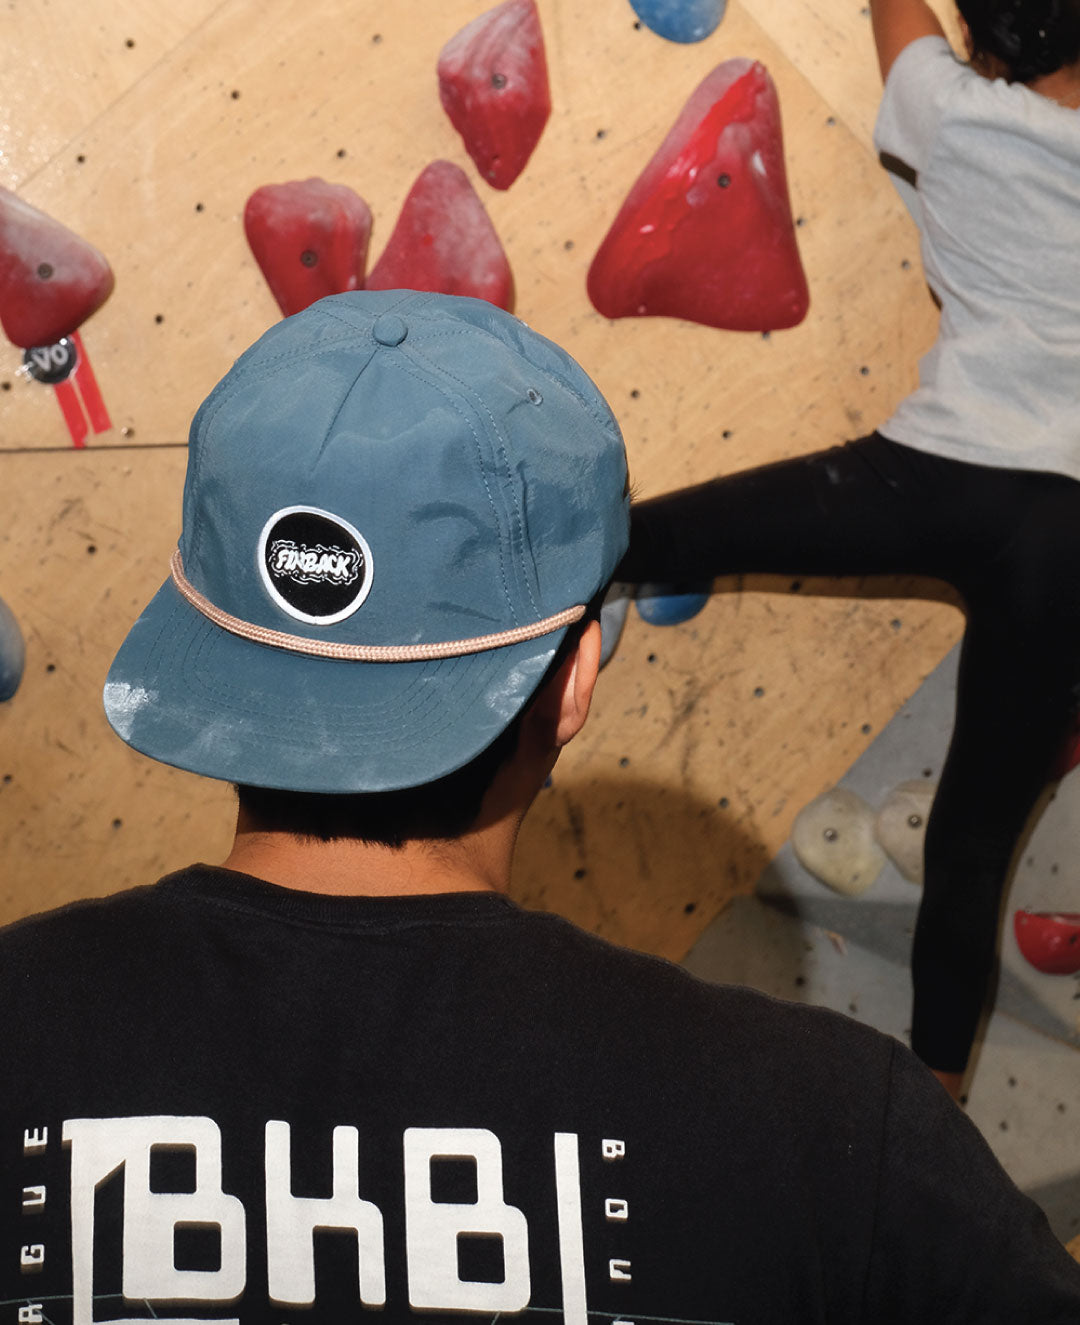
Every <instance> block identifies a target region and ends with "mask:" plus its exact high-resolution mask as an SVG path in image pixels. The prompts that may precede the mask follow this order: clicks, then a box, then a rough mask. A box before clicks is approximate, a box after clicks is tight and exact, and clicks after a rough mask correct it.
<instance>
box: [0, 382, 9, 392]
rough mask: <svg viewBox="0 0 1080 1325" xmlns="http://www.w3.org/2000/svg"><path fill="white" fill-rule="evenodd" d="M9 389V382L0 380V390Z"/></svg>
mask: <svg viewBox="0 0 1080 1325" xmlns="http://www.w3.org/2000/svg"><path fill="white" fill-rule="evenodd" d="M10 390H11V383H10V382H0V391H10Z"/></svg>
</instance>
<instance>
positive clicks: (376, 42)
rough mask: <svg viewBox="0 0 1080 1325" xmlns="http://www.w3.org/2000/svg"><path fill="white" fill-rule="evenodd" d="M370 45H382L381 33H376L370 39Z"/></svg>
mask: <svg viewBox="0 0 1080 1325" xmlns="http://www.w3.org/2000/svg"><path fill="white" fill-rule="evenodd" d="M371 44H372V46H379V45H381V44H382V33H381V32H376V33H375V34H374V35H373V36H372V38H371Z"/></svg>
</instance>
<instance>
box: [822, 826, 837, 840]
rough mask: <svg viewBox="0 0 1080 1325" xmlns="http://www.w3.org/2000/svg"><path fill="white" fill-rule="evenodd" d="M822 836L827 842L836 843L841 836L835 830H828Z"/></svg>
mask: <svg viewBox="0 0 1080 1325" xmlns="http://www.w3.org/2000/svg"><path fill="white" fill-rule="evenodd" d="M821 836H822V837H823V838H824V839H825V841H826V842H835V841H836V839H837V838H838V837H839V836H840V834H839V833H838V832H837V831H836V829H835V828H826V829H825V831H824V832H823V833H822V834H821Z"/></svg>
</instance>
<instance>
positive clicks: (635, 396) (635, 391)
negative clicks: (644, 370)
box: [630, 387, 641, 400]
mask: <svg viewBox="0 0 1080 1325" xmlns="http://www.w3.org/2000/svg"><path fill="white" fill-rule="evenodd" d="M640 395H641V392H640V391H639V390H638V389H637V387H634V388H633V390H632V391H631V392H630V399H631V400H637V399H638V398H639V397H640Z"/></svg>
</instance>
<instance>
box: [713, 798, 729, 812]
mask: <svg viewBox="0 0 1080 1325" xmlns="http://www.w3.org/2000/svg"><path fill="white" fill-rule="evenodd" d="M716 803H717V805H719V806H720V808H721V809H722V810H726V809H727V808H728V806H729V805H730V804H731V802H730V801H729V800H728V798H727V797H726V796H721V797H720V799H719V800H718V801H717V802H716Z"/></svg>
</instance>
